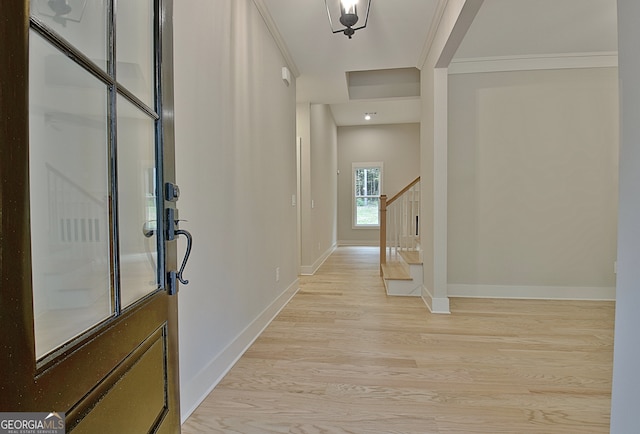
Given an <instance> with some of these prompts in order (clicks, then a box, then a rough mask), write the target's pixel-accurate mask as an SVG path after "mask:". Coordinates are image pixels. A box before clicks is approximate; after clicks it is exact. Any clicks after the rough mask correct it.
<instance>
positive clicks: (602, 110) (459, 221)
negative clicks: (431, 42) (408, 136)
mask: <svg viewBox="0 0 640 434" xmlns="http://www.w3.org/2000/svg"><path fill="white" fill-rule="evenodd" d="M617 84H618V81H617V68H590V69H561V70H541V71H513V72H495V73H478V74H459V75H450V76H449V151H448V153H449V158H448V161H449V164H448V165H449V170H448V173H449V177H448V186H449V189H448V260H447V264H448V284H449V290H450V292H449V294H450V295H472V296H473V295H477V296H492V295H493V296H514V297H519V296H530V297H535V296H541V297H551V298H554V297H560V298H565V297H577V298H609V299H611V298H615V290H614V287H615V274H614V261H615V259H616V228H617V225H616V219H617V205H618V201H617V187H618V183H617V176H618V85H617ZM487 291H490V292H487Z"/></svg>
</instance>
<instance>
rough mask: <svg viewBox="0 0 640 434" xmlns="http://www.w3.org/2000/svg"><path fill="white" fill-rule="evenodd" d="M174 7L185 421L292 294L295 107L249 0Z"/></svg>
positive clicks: (195, 0)
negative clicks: (183, 242) (184, 252)
mask: <svg viewBox="0 0 640 434" xmlns="http://www.w3.org/2000/svg"><path fill="white" fill-rule="evenodd" d="M174 7H175V12H174V20H175V21H174V25H175V36H174V39H175V128H176V173H177V183H178V184H179V185H180V188H181V193H182V194H181V197H180V201H179V202H178V207H179V209H180V218H181V219H185V220H186V221H183V222H182V223H181V227H182V228H184V229H188V230H189V231H191V233H192V234H193V237H194V245H193V251H192V253H191V260H190V262H189V264H188V265H187V267H186V270H185V272H184V276H185V278H187V279H189V281H190V283H189V285H188V286H182V287H181V289H180V293H179V297H180V298H179V307H180V312H179V313H180V381H181V402H182V417H183V420H184V419H185V418H186V417H187V416H188V415H189V414H190V412H191V411H192V410H193V409H194V408H195V406H196V405H197V404H198V403H199V401H200V400H201V399H203V398H204V397H205V396H206V394H207V393H208V391H209V390H210V389H211V388H212V387H213V386H214V384H215V383H216V382H217V381H218V380H219V379H220V378H221V376H222V375H224V373H225V372H226V370H227V369H228V368H229V367H230V366H231V365H232V363H233V362H234V361H235V360H236V357H239V356H240V354H241V353H242V352H243V350H244V349H245V347H246V346H247V345H249V344H250V342H251V341H252V339H254V338H255V337H257V335H258V334H259V332H260V331H261V329H262V328H263V327H264V326H265V325H266V324H267V323H268V321H269V320H270V319H271V318H272V317H273V316H274V315H275V313H276V312H277V310H278V309H279V308H281V307H282V306H283V305H284V304H285V303H286V301H287V300H288V298H289V297H290V296H291V295H292V294H293V293H294V292H295V290H296V289H297V287H298V280H297V275H298V270H297V242H296V209H295V207H293V206H292V205H291V196H292V195H293V194H295V193H296V159H295V158H296V157H295V138H296V129H295V121H296V120H295V110H296V105H295V84H294V83H292V85H291V86H289V87H287V86H285V84H284V83H283V81H282V80H281V68H282V67H283V66H286V64H285V61H284V59H283V56H282V55H281V53H280V52H279V50H278V48H277V46H276V44H275V43H274V41H273V38H272V36H271V34H270V33H269V31H268V29H267V27H266V26H265V25H264V22H263V20H262V17H261V16H260V14H259V12H258V10H257V9H256V7H255V5H254V3H253V2H252V1H251V0H224V1H223V0H219V1H215V2H211V1H208V0H182V1H180V2H176V3H175V5H174ZM183 248H184V246H183ZM277 267H279V271H280V272H279V277H280V279H279V281H276V278H275V276H276V271H275V270H276V268H277Z"/></svg>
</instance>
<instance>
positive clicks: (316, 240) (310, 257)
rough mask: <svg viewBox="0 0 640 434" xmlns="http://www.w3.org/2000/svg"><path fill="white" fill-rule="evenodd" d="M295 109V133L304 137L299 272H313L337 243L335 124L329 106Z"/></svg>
mask: <svg viewBox="0 0 640 434" xmlns="http://www.w3.org/2000/svg"><path fill="white" fill-rule="evenodd" d="M306 107H308V117H306V113H307V109H306ZM298 109H299V111H298V116H297V122H298V133H297V134H298V136H300V137H302V138H303V141H302V158H301V160H302V170H301V176H302V193H301V198H300V206H301V207H302V208H301V211H302V224H301V238H302V243H301V244H302V245H301V249H302V252H301V266H300V269H301V270H300V271H301V273H302V274H313V273H314V272H315V271H316V269H317V268H318V267H319V266H320V265H321V264H322V262H323V261H324V260H325V259H326V258H327V257H328V256H329V254H331V252H332V251H333V249H334V248H335V246H336V242H337V216H338V212H337V207H338V206H337V204H338V181H337V171H338V156H337V152H338V150H337V126H336V123H335V121H334V119H333V115H332V114H331V109H330V108H329V106H328V105H325V104H309V105H306V104H298ZM307 119H308V120H307ZM307 125H308V127H307ZM307 128H308V133H307ZM307 134H308V137H309V140H308V141H305V140H304V138H305V137H306V136H307Z"/></svg>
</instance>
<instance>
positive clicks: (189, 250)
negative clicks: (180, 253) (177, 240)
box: [175, 229, 193, 285]
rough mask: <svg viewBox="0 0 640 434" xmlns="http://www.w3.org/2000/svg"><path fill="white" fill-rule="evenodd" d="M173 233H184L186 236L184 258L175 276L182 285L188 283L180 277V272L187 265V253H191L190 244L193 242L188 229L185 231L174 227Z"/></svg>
mask: <svg viewBox="0 0 640 434" xmlns="http://www.w3.org/2000/svg"><path fill="white" fill-rule="evenodd" d="M175 234H176V235H184V236H185V237H186V238H187V251H186V252H185V253H184V259H182V265H180V270H179V271H178V274H177V275H176V278H177V279H178V280H179V281H180V283H182V284H183V285H188V284H189V281H188V280H186V279H183V278H182V272H183V271H184V267H185V266H186V265H187V261H188V260H189V255H190V254H191V245H192V244H193V237H192V236H191V233H189V231H186V230H184V229H176V231H175Z"/></svg>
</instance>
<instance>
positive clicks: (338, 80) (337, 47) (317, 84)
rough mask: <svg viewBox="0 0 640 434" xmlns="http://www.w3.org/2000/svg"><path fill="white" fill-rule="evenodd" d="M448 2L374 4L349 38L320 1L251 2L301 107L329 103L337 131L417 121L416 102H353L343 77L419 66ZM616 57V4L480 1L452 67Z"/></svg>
mask: <svg viewBox="0 0 640 434" xmlns="http://www.w3.org/2000/svg"><path fill="white" fill-rule="evenodd" d="M327 1H330V2H331V1H338V0H327ZM363 1H364V0H360V3H362V2H363ZM445 3H446V1H445V0H371V11H370V15H369V21H368V24H367V27H366V28H365V29H361V30H358V31H356V33H355V35H354V36H353V39H348V38H347V37H346V36H344V35H343V34H341V33H337V34H333V33H331V28H330V26H329V20H328V18H327V11H326V8H325V1H324V0H256V4H257V5H258V7H259V9H261V12H262V14H263V15H264V16H265V19H266V21H267V23H268V25H269V26H270V27H271V31H272V33H274V35H275V36H276V40H279V41H280V44H281V45H284V46H286V50H287V52H288V54H287V55H288V56H289V61H290V63H292V64H293V66H294V68H293V69H294V73H297V74H299V75H298V76H297V81H296V89H297V91H296V92H297V100H298V102H311V103H323V104H329V105H330V106H331V110H332V113H333V116H334V118H335V120H336V124H337V125H339V126H343V125H361V124H386V123H405V122H419V120H420V100H419V97H417V96H413V97H411V96H406V95H405V96H402V97H396V98H394V97H389V96H388V93H387V94H386V96H385V97H373V98H371V99H362V98H360V99H357V100H356V99H350V98H349V88H348V74H347V73H348V72H350V71H371V70H386V69H398V68H419V67H421V66H422V63H423V61H424V57H425V55H426V47H428V44H429V42H430V38H431V37H432V33H431V32H433V27H434V25H435V23H437V19H438V18H437V17H439V16H440V14H441V12H442V8H443V6H444V4H445ZM616 52H617V25H616V0H484V3H483V4H482V7H481V8H480V11H479V12H478V14H477V16H476V18H475V20H474V22H473V24H472V25H471V27H470V29H469V31H468V32H467V35H466V36H465V39H464V40H463V41H462V44H461V45H460V47H459V49H458V51H457V52H456V55H455V56H454V61H460V60H461V59H478V58H481V59H486V58H502V57H514V56H520V57H522V56H544V55H556V56H557V55H566V54H570V55H576V54H580V53H589V54H592V53H608V54H612V53H613V54H615V53H616ZM389 85H390V86H391V85H392V84H391V83H389ZM365 113H376V115H375V116H373V118H372V119H371V121H365V120H364V114H365Z"/></svg>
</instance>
